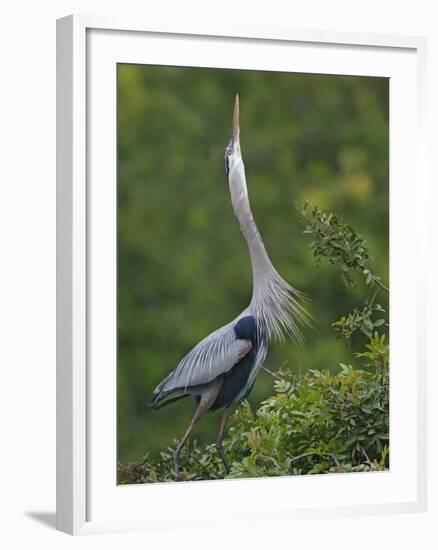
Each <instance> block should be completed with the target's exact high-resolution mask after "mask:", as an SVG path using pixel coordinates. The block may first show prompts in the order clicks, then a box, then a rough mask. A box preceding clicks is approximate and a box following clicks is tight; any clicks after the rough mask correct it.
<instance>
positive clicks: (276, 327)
mask: <svg viewBox="0 0 438 550" xmlns="http://www.w3.org/2000/svg"><path fill="white" fill-rule="evenodd" d="M232 183H233V185H232V184H231V182H230V191H231V202H232V204H233V209H234V213H235V215H236V217H237V219H238V220H239V224H240V228H241V230H242V233H243V235H244V236H245V239H246V242H247V244H248V249H249V254H250V256H251V265H252V273H253V293H252V300H251V304H250V308H251V309H252V310H253V311H254V313H255V314H256V315H257V318H258V321H259V322H260V330H261V334H262V335H263V338H265V339H266V341H268V342H269V341H270V340H271V339H272V338H278V339H282V338H283V337H284V335H285V334H289V335H290V336H292V337H293V338H295V339H296V340H301V338H302V337H301V333H300V331H299V328H298V326H297V324H296V321H297V320H300V321H304V322H305V319H306V315H307V314H306V312H305V310H304V309H303V308H302V306H301V305H300V304H299V303H298V301H297V300H298V298H299V293H298V292H297V291H296V290H295V289H294V288H293V287H291V286H290V285H289V284H288V283H287V282H286V281H285V280H284V279H283V278H282V277H281V276H280V275H279V274H278V272H277V271H276V269H275V268H274V266H273V265H272V262H271V260H270V259H269V256H268V253H267V252H266V248H265V245H264V244H263V241H262V238H261V236H260V233H259V231H258V229H257V226H256V223H255V221H254V217H253V215H252V212H251V207H250V204H249V199H248V192H247V188H246V181H245V173H244V171H243V170H242V171H241V172H240V173H239V174H237V178H236V180H233V182H232Z"/></svg>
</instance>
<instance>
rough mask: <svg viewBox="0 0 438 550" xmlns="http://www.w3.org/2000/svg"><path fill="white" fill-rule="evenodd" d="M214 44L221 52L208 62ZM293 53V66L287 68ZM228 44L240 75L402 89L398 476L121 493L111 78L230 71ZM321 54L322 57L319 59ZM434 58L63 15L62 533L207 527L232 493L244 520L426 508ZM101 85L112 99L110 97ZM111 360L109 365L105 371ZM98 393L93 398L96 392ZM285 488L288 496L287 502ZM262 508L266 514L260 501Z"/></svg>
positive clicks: (407, 48)
mask: <svg viewBox="0 0 438 550" xmlns="http://www.w3.org/2000/svg"><path fill="white" fill-rule="evenodd" d="M218 43H220V48H221V49H222V53H220V52H219V50H218V45H217V44H218ZM209 44H210V46H211V45H213V46H212V49H211V50H210V51H209V53H208V55H209V58H208V59H209V61H208V65H206V64H205V63H206V62H205V56H206V55H207V53H206V51H207V49H208V47H209V46H208V45H209ZM199 45H202V46H203V47H202V48H199ZM292 47H293V48H294V59H293V63H295V65H294V66H293V68H291V67H290V66H289V65H288V63H290V62H291V61H290V48H292ZM214 48H216V50H215V49H214ZM230 48H231V49H233V48H234V51H239V52H241V53H242V57H241V60H240V61H237V65H236V64H235V63H236V61H234V64H233V65H229V66H232V67H237V68H248V67H251V68H262V67H263V68H264V69H265V70H266V69H268V70H280V69H281V70H295V71H300V72H325V73H328V74H333V73H334V74H339V72H341V73H342V74H369V75H375V76H388V77H390V78H392V79H393V82H394V89H397V90H399V92H400V94H399V95H397V94H398V92H397V93H394V94H392V96H391V107H390V109H391V146H390V151H391V160H390V162H391V318H392V319H394V323H392V327H391V361H392V363H391V365H392V364H397V365H400V369H399V371H400V372H399V371H395V372H393V370H392V371H391V440H392V441H394V444H395V449H393V446H392V447H391V448H392V450H391V453H392V454H391V470H390V471H389V472H383V473H378V474H372V475H373V477H372V478H370V477H364V475H365V476H366V475H367V474H343V475H326V476H297V477H295V478H293V479H292V478H278V479H275V478H274V479H257V480H232V481H223V482H202V483H181V484H174V483H167V484H156V485H154V486H148V487H145V486H130V487H117V486H116V485H114V486H112V481H114V479H113V478H112V477H111V476H112V475H113V474H112V473H111V472H113V473H114V475H115V462H114V460H115V454H114V452H115V431H114V428H115V406H116V404H115V370H114V368H113V367H114V365H115V352H116V348H115V331H114V327H115V325H114V315H113V314H114V312H113V313H110V315H107V313H108V308H106V309H105V318H103V317H102V316H100V317H99V315H101V313H102V310H103V306H102V304H103V302H102V300H104V299H106V297H107V296H108V295H110V296H113V295H114V294H115V263H114V261H115V254H114V246H113V245H114V242H115V231H114V228H115V218H114V212H115V193H114V192H113V191H114V185H113V184H114V182H115V165H116V157H115V155H116V149H115V133H114V132H115V102H114V99H115V88H114V86H113V84H114V80H113V79H114V78H115V76H114V72H113V70H114V68H115V64H116V63H117V62H135V63H152V64H157V63H161V64H164V65H165V64H171V63H172V64H186V65H197V66H228V65H227V62H226V59H228V58H227V57H226V55H225V54H226V51H227V50H229V49H230ZM255 48H257V61H256V58H255ZM268 50H269V51H268ZM273 52H275V56H273V55H272V53H273ZM324 52H326V53H327V55H326V56H322V57H323V59H321V53H324ZM425 52H426V44H425V40H424V39H422V38H418V37H402V36H386V35H365V34H360V35H359V34H348V33H335V32H325V31H299V30H288V29H270V28H255V29H251V28H234V27H233V28H230V29H214V28H211V29H205V28H203V29H196V28H193V29H179V28H178V27H177V26H176V27H170V26H169V27H167V28H164V27H163V28H160V29H155V28H149V27H148V25H143V24H142V23H139V22H138V21H124V20H120V19H111V18H105V17H94V16H69V17H66V18H63V19H60V20H58V23H57V135H58V138H57V281H58V283H57V527H58V529H59V530H62V531H65V532H67V533H70V534H84V533H95V532H107V531H114V530H130V529H144V530H147V529H158V528H167V527H170V526H173V527H178V526H183V525H185V526H187V525H191V526H208V525H214V524H215V519H214V517H215V513H214V512H215V510H214V509H211V508H210V509H209V511H208V513H203V510H202V504H201V505H199V504H197V503H202V502H203V501H205V498H206V497H209V498H211V494H212V492H214V499H212V500H215V501H216V502H217V505H216V506H217V507H219V506H223V504H222V503H223V502H225V501H227V502H228V508H230V501H231V503H232V502H234V501H236V502H237V500H236V498H238V499H239V506H236V507H235V509H234V508H233V506H231V509H229V511H228V513H229V515H230V517H231V518H232V521H236V522H242V521H248V520H249V521H254V520H257V521H262V520H273V519H276V518H277V519H283V520H284V519H285V518H290V519H294V518H302V517H311V518H320V517H329V516H334V515H336V516H351V515H358V514H382V513H394V512H418V511H422V510H425V509H426V462H425V460H426V459H425V456H426V453H425V448H426V429H425V426H426V391H425V384H426V364H425V362H426V360H425V349H426V345H425V341H424V338H425V337H424V334H425V330H424V326H423V324H422V323H424V318H425V317H424V316H421V315H419V312H421V311H423V310H424V306H425V299H426V298H425V292H426V289H425V283H424V273H423V272H422V265H423V260H424V257H425V255H424V250H423V243H424V241H425V239H424V238H423V236H424V234H425V233H424V231H425V229H424V225H423V224H424V223H425V222H424V217H423V216H422V215H421V212H422V211H424V210H425V196H426V195H425V193H426V192H425V185H426V183H425V173H424V171H425V168H424V165H425V161H424V157H425V145H424V141H423V139H424V136H423V128H424V116H425V100H424V94H425V83H424V79H425V55H426V54H425ZM201 54H202V55H201ZM295 54H296V55H295ZM317 59H318V61H317ZM239 63H240V64H239ZM321 63H322V64H323V65H321ZM263 64H264V65H263ZM322 66H323V67H324V68H323V69H321V67H322ZM356 71H357V72H356ZM102 91H105V93H104V94H103V95H102ZM96 97H97V98H99V101H96ZM112 112H114V117H113V116H112V115H111V113H112ZM108 113H110V116H108ZM407 130H409V132H407ZM407 134H409V135H407ZM392 138H394V139H392ZM395 178H397V185H396V186H395V183H394V181H395ZM92 182H97V183H96V184H94V183H92ZM102 183H104V185H102ZM408 186H409V187H408ZM96 205H99V206H98V207H97V206H96ZM413 205H414V206H413ZM407 208H409V209H410V210H409V212H410V215H411V216H413V217H414V218H416V219H415V220H413V221H412V222H411V223H410V225H409V228H407V227H406V224H403V215H404V214H406V209H407ZM413 227H414V229H412V228H413ZM394 231H397V232H400V234H401V233H402V234H403V236H404V238H400V239H398V240H397V239H395V238H394ZM408 231H409V232H410V234H409V235H408V234H407V232H408ZM96 239H97V240H96ZM107 239H108V241H107ZM399 242H403V243H404V246H410V247H411V250H413V251H414V253H415V254H416V255H417V256H416V258H417V261H412V262H411V263H412V265H411V266H410V267H407V268H406V269H399V268H400V267H401V266H402V261H403V250H402V249H401V246H400V244H399ZM97 243H99V246H96V245H97ZM105 243H106V244H105ZM102 244H103V246H101V245H102ZM90 266H93V268H92V269H91V267H90ZM102 273H104V274H105V277H104V278H105V280H106V281H107V282H106V283H104V284H99V285H97V284H96V282H99V283H101V282H102V280H103V278H102ZM108 274H109V275H108ZM412 281H418V284H417V286H415V285H412ZM406 282H408V283H409V282H410V284H411V288H412V286H414V287H415V288H414V291H413V292H411V293H410V295H409V296H406V293H403V289H404V288H406V287H405V283H406ZM105 293H107V294H105ZM402 296H404V301H403V302H401V297H402ZM109 311H110V312H111V311H112V308H111V306H110V307H109ZM99 312H100V313H99ZM402 312H403V314H404V315H405V314H406V312H407V313H408V314H409V316H410V318H411V319H414V321H411V322H410V329H409V330H410V331H412V330H413V329H412V327H414V328H415V332H416V335H417V337H416V338H415V339H414V340H413V343H412V344H410V345H408V346H406V345H405V346H403V347H402V346H401V344H402V343H406V342H407V341H408V338H407V332H406V331H407V327H406V326H405V325H404V324H403V315H401V313H402ZM406 316H407V315H406ZM96 327H98V328H96ZM104 364H105V365H110V366H109V367H108V369H107V370H105V371H104V370H103V369H102V365H104ZM111 365H112V366H111ZM393 375H394V376H393ZM107 377H108V378H107ZM96 388H100V389H99V391H98V392H97V391H96ZM407 392H410V393H409V395H408V393H407ZM407 397H409V399H410V402H411V403H412V407H411V409H409V411H406V409H407V407H406V406H405V403H406V401H405V399H404V398H407ZM108 414H109V415H110V417H111V419H110V420H108V422H105V423H104V420H103V418H108ZM402 439H406V440H407V441H408V443H409V445H410V448H408V447H407V446H405V447H403V442H402ZM398 444H400V446H399V448H398V449H397V445H398ZM391 445H392V443H391ZM393 451H394V452H393ZM393 456H394V457H395V458H393ZM397 457H399V458H400V460H398V458H397ZM394 460H395V465H394V467H393V466H392V464H393V461H394ZM97 462H98V463H99V468H98V469H97V468H96V466H95V464H96V463H97ZM285 488H287V489H286V490H285ZM147 490H148V491H153V497H154V498H153V501H154V503H153V507H151V506H149V507H148V500H149V501H151V500H152V499H151V498H150V494H151V493H146V491H147ZM291 494H293V495H295V496H294V497H293V498H291V497H290V495H291ZM306 495H307V496H306ZM263 496H265V497H266V498H263ZM260 500H261V501H262V502H265V503H269V504H263V505H262V506H261V505H257V504H256V503H257V502H260ZM181 503H184V505H183V506H181ZM184 508H186V509H187V508H190V515H186V513H185V510H184ZM213 508H214V506H213Z"/></svg>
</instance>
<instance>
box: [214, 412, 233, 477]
mask: <svg viewBox="0 0 438 550" xmlns="http://www.w3.org/2000/svg"><path fill="white" fill-rule="evenodd" d="M229 415H230V408H229V407H226V408H225V410H224V412H223V414H222V418H221V423H220V426H219V431H218V434H217V437H216V449H217V452H218V453H219V456H220V457H221V459H222V462H223V463H224V466H225V471H226V472H227V474H229V473H230V470H231V468H230V463H229V462H228V460H227V458H226V456H225V453H224V448H223V447H222V439H223V438H224V432H225V426H226V425H227V420H228V416H229Z"/></svg>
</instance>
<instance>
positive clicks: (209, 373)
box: [160, 323, 252, 393]
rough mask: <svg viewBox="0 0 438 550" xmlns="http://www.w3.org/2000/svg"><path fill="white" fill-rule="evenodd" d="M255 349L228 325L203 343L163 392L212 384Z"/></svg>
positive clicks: (179, 367) (168, 378) (174, 373)
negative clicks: (238, 336)
mask: <svg viewBox="0 0 438 550" xmlns="http://www.w3.org/2000/svg"><path fill="white" fill-rule="evenodd" d="M251 347H252V344H251V341H250V340H242V339H238V338H237V336H236V333H235V331H234V328H233V323H231V324H229V325H225V326H224V327H221V328H220V329H218V330H216V331H214V332H212V333H211V334H210V335H208V336H207V337H206V338H204V339H203V340H201V342H199V344H198V345H197V346H195V347H194V348H193V349H192V350H191V351H190V352H189V353H188V354H187V355H186V356H185V357H184V358H183V359H182V361H181V362H180V363H179V365H178V366H177V367H176V369H175V370H174V371H173V372H172V373H171V374H170V375H169V376H168V377H167V379H166V380H165V381H164V384H163V386H162V387H161V388H160V390H161V392H166V393H168V392H169V391H173V390H176V389H183V390H186V389H187V388H190V387H193V386H199V385H203V384H208V383H209V382H211V381H212V380H214V379H215V378H217V377H218V376H220V375H221V374H225V373H226V372H228V371H229V370H230V369H232V368H233V366H234V365H235V364H236V363H237V362H238V361H240V359H242V357H244V356H245V355H246V354H247V353H248V352H249V350H250V349H251Z"/></svg>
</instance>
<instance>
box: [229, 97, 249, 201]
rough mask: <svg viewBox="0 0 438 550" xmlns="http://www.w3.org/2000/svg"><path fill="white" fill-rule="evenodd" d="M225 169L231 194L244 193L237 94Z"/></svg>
mask: <svg viewBox="0 0 438 550" xmlns="http://www.w3.org/2000/svg"><path fill="white" fill-rule="evenodd" d="M225 171H226V173H227V178H228V183H229V185H230V190H231V194H232V195H233V194H235V193H241V192H244V193H245V194H246V183H245V167H244V164H243V160H242V153H241V150H240V120H239V96H238V95H236V102H235V104H234V113H233V128H232V131H231V139H230V142H229V143H228V145H227V146H226V148H225Z"/></svg>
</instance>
